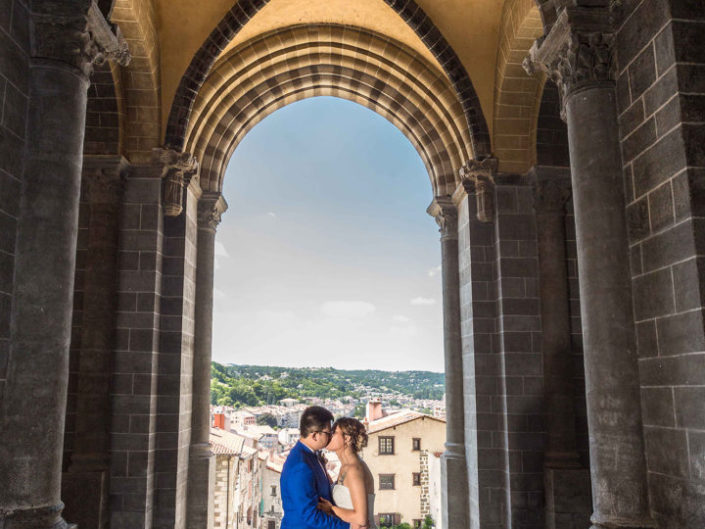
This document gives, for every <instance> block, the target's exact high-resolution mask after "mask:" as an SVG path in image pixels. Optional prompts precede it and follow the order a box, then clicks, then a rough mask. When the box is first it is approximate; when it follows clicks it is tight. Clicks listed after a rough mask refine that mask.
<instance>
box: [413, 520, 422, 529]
mask: <svg viewBox="0 0 705 529" xmlns="http://www.w3.org/2000/svg"><path fill="white" fill-rule="evenodd" d="M421 522H422V520H419V519H415V520H414V529H421Z"/></svg>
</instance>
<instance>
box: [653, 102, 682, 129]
mask: <svg viewBox="0 0 705 529" xmlns="http://www.w3.org/2000/svg"><path fill="white" fill-rule="evenodd" d="M654 119H655V120H656V134H657V136H658V137H659V138H661V137H663V136H665V135H666V134H667V133H668V132H669V131H670V130H671V129H673V127H675V126H676V125H678V124H679V123H680V122H681V100H680V98H679V97H678V96H677V95H674V96H673V97H672V98H671V99H670V100H669V101H668V103H666V104H665V105H664V106H663V107H661V108H660V109H659V110H658V111H657V112H656V114H655V116H654Z"/></svg>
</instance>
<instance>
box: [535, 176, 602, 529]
mask: <svg viewBox="0 0 705 529" xmlns="http://www.w3.org/2000/svg"><path fill="white" fill-rule="evenodd" d="M529 179H530V181H531V182H532V183H533V186H534V209H535V211H536V228H537V234H538V237H537V243H538V244H537V245H538V255H539V283H540V296H541V325H542V334H541V336H542V338H541V352H542V356H543V372H544V386H545V390H544V392H545V407H546V419H547V420H546V422H547V425H546V426H547V440H548V443H547V447H546V453H545V455H544V486H545V494H546V528H547V529H556V528H561V529H573V528H576V529H577V528H582V527H583V526H584V525H585V522H586V521H587V520H588V518H589V517H590V507H591V496H590V475H589V472H588V470H587V469H584V468H582V466H581V464H580V456H579V455H578V450H577V442H576V431H575V388H574V380H575V379H574V373H573V358H572V351H571V341H570V308H569V303H570V301H569V294H568V270H567V262H566V249H565V245H566V230H565V226H566V225H565V222H566V211H565V207H566V203H567V201H568V199H569V197H570V172H569V170H567V169H559V168H549V167H534V168H533V169H532V170H531V171H530V172H529Z"/></svg>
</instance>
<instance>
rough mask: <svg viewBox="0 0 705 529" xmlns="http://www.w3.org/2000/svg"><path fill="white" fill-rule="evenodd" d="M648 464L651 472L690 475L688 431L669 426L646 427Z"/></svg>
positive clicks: (645, 437)
mask: <svg viewBox="0 0 705 529" xmlns="http://www.w3.org/2000/svg"><path fill="white" fill-rule="evenodd" d="M644 441H645V443H646V464H647V468H648V470H649V472H658V473H660V474H668V475H669V476H678V477H683V478H685V477H688V441H687V438H686V432H684V431H683V430H675V429H668V428H654V427H646V428H644Z"/></svg>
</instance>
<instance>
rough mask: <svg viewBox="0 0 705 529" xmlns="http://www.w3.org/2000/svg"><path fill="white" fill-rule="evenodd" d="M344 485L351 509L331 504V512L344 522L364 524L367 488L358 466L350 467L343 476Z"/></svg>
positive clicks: (365, 519) (366, 523)
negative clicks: (349, 498) (350, 499)
mask: <svg viewBox="0 0 705 529" xmlns="http://www.w3.org/2000/svg"><path fill="white" fill-rule="evenodd" d="M345 486H346V487H347V488H348V490H349V491H350V497H351V498H352V504H353V508H352V509H344V508H343V507H338V506H337V505H333V512H334V513H335V515H336V516H337V517H338V518H340V519H341V520H343V521H344V522H350V523H351V524H357V525H362V526H366V525H368V520H367V490H366V489H365V476H364V474H363V473H362V472H361V470H360V469H359V468H351V469H350V470H349V471H348V475H347V476H346V477H345Z"/></svg>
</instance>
